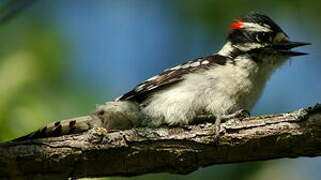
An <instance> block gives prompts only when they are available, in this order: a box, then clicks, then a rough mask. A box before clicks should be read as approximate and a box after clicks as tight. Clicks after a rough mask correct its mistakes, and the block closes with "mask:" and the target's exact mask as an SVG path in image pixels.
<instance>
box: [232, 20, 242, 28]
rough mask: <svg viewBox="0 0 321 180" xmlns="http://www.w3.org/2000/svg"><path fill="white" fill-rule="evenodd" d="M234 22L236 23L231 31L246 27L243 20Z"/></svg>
mask: <svg viewBox="0 0 321 180" xmlns="http://www.w3.org/2000/svg"><path fill="white" fill-rule="evenodd" d="M233 21H235V23H233V24H231V26H230V27H229V29H242V28H243V27H244V24H242V23H243V22H244V21H242V20H241V19H233Z"/></svg>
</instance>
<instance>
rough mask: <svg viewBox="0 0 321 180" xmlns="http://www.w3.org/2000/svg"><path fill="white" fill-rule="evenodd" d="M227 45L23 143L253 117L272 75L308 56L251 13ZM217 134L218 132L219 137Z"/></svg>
mask: <svg viewBox="0 0 321 180" xmlns="http://www.w3.org/2000/svg"><path fill="white" fill-rule="evenodd" d="M234 21H235V22H234V23H233V24H231V26H230V29H231V31H230V32H229V34H228V36H227V42H226V43H225V45H224V46H223V48H222V49H221V50H219V51H218V52H217V53H216V54H213V55H209V56H206V57H201V58H198V59H195V60H191V61H188V62H186V63H184V64H181V65H178V66H175V67H172V68H169V69H166V70H165V71H163V72H161V73H160V74H158V75H156V76H153V77H151V78H149V79H147V80H146V81H144V82H143V83H141V84H139V85H137V86H136V87H135V88H134V89H133V90H132V91H129V92H127V93H125V94H124V95H122V96H121V97H118V98H117V99H116V100H114V101H111V102H107V103H106V104H105V105H101V106H99V107H97V109H96V111H95V112H94V113H93V114H92V115H91V117H90V118H83V119H81V118H80V119H76V120H75V119H72V120H66V121H61V122H56V123H52V124H49V125H47V126H45V127H44V128H42V129H40V130H39V131H36V132H34V133H31V134H29V135H27V136H25V137H24V138H39V137H48V136H59V135H63V134H70V133H74V132H80V131H84V130H88V129H90V128H93V127H104V128H106V129H108V130H123V129H129V128H133V127H139V126H152V127H158V126H160V125H169V126H172V125H176V126H181V125H186V124H190V123H192V122H193V121H194V120H195V119H196V118H197V117H198V116H200V115H204V114H207V115H210V116H213V117H215V118H213V119H216V127H219V124H220V121H221V120H222V119H225V118H230V117H233V116H236V115H238V114H239V113H240V112H244V111H243V110H246V111H250V110H251V109H252V107H253V106H254V105H255V103H256V102H257V100H258V99H259V97H260V96H261V94H262V91H263V89H264V87H265V84H266V82H267V81H268V80H269V78H270V76H271V74H272V73H273V72H274V71H275V70H276V69H278V68H279V67H281V66H282V65H283V64H284V63H285V62H286V60H287V59H289V58H290V57H293V56H300V55H306V53H302V52H297V51H292V50H291V49H292V48H295V47H299V46H304V45H308V44H309V43H302V42H293V41H290V39H289V37H288V35H287V34H286V33H285V32H284V31H283V30H282V29H281V28H280V27H279V26H278V25H277V24H276V23H275V22H274V21H273V20H272V19H270V18H269V17H268V16H266V15H263V14H260V13H256V12H252V13H249V14H247V15H246V16H244V17H243V18H241V19H234ZM218 131H219V130H218V128H217V129H216V132H218Z"/></svg>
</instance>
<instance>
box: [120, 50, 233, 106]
mask: <svg viewBox="0 0 321 180" xmlns="http://www.w3.org/2000/svg"><path fill="white" fill-rule="evenodd" d="M228 60H229V59H228V58H227V57H224V56H221V55H218V54H215V55H211V56H207V57H202V58H198V59H195V60H191V61H188V62H186V63H184V64H181V65H178V66H175V67H173V68H170V69H167V70H165V71H163V72H161V73H160V74H158V75H156V76H154V77H152V78H150V79H148V80H146V81H144V82H143V83H140V84H138V85H137V86H136V87H135V88H134V89H133V90H131V91H129V92H127V93H125V94H124V95H122V96H120V97H119V98H117V99H116V101H120V100H134V101H138V102H141V101H143V100H144V99H145V98H146V96H148V95H149V94H151V93H153V92H155V91H156V90H160V89H163V88H167V87H169V86H170V85H172V84H175V83H178V82H180V81H182V80H183V79H184V76H185V75H186V74H189V73H191V72H196V71H201V70H206V69H208V67H210V66H212V65H224V64H226V62H227V61H228Z"/></svg>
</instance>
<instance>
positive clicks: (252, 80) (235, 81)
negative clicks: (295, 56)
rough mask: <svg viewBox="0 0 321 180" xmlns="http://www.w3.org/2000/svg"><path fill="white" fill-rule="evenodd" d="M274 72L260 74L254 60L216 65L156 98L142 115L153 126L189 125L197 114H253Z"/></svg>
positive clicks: (149, 102)
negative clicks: (250, 111)
mask: <svg viewBox="0 0 321 180" xmlns="http://www.w3.org/2000/svg"><path fill="white" fill-rule="evenodd" d="M270 74H271V73H270V72H268V73H267V72H260V71H259V67H258V66H257V64H256V63H255V62H253V61H251V60H244V59H243V60H242V61H237V62H236V64H226V65H215V66H213V68H211V69H209V70H206V71H204V72H199V73H192V74H188V75H186V76H185V80H183V81H181V82H179V83H178V84H176V85H173V86H171V87H169V88H167V89H165V90H162V91H159V92H157V93H155V94H154V95H152V96H151V97H150V98H149V99H148V100H147V103H146V104H145V106H144V107H143V109H142V112H143V113H145V114H146V115H147V116H149V117H151V119H153V121H152V122H151V125H154V126H158V125H160V124H169V125H175V124H179V125H182V124H189V123H190V122H191V121H192V120H193V119H194V118H195V116H196V115H197V114H202V113H204V112H206V113H211V114H213V115H215V116H221V115H224V114H230V113H233V112H235V111H237V110H239V109H245V110H251V108H252V107H253V106H254V104H255V103H256V102H257V100H258V98H259V97H260V95H261V93H262V90H263V88H264V85H265V83H266V81H267V80H268V78H269V76H270Z"/></svg>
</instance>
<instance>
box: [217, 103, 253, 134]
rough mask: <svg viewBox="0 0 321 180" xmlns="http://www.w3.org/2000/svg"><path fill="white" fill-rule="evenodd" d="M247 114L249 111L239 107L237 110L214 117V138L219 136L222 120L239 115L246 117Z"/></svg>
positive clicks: (239, 116) (248, 114)
mask: <svg viewBox="0 0 321 180" xmlns="http://www.w3.org/2000/svg"><path fill="white" fill-rule="evenodd" d="M248 116H250V112H249V111H247V110H244V109H240V110H238V111H235V112H234V113H231V114H226V115H222V116H218V117H216V119H215V123H214V131H215V136H214V139H215V140H216V139H217V138H218V137H219V134H220V130H221V123H222V121H226V120H228V119H232V118H241V117H248Z"/></svg>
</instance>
